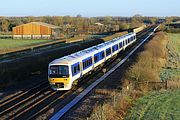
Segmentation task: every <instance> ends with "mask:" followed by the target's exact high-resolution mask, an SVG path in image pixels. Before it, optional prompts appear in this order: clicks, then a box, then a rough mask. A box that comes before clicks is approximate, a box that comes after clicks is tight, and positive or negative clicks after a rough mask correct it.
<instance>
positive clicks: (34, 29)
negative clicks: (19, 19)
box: [13, 23, 52, 35]
mask: <svg viewBox="0 0 180 120" xmlns="http://www.w3.org/2000/svg"><path fill="white" fill-rule="evenodd" d="M51 34H52V29H51V28H50V27H46V26H42V25H38V24H33V23H29V24H23V25H20V26H17V27H14V28H13V35H51Z"/></svg>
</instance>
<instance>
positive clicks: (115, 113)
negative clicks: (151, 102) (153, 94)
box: [87, 90, 143, 120]
mask: <svg viewBox="0 0 180 120" xmlns="http://www.w3.org/2000/svg"><path fill="white" fill-rule="evenodd" d="M101 92H102V91H101ZM103 93H104V92H103ZM108 94H109V95H110V97H111V98H112V99H111V100H110V101H109V102H108V103H104V104H102V105H97V106H95V108H94V109H93V111H92V114H91V116H90V117H89V118H87V119H88V120H123V119H124V117H125V116H126V113H127V111H128V109H129V108H131V106H132V105H133V101H134V100H136V99H137V98H139V97H140V96H142V95H143V92H141V91H134V90H133V91H125V90H124V91H123V92H119V91H111V93H108Z"/></svg>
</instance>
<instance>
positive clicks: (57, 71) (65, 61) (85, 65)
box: [48, 33, 136, 90]
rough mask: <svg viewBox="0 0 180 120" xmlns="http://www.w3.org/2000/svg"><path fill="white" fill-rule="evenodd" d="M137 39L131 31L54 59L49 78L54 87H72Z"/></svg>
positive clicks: (50, 65) (64, 88) (49, 68)
mask: <svg viewBox="0 0 180 120" xmlns="http://www.w3.org/2000/svg"><path fill="white" fill-rule="evenodd" d="M135 41H136V33H129V34H126V35H124V36H121V37H118V38H115V39H113V40H111V41H107V42H104V43H101V44H99V45H96V46H93V47H90V48H87V49H85V50H82V51H79V52H76V53H73V54H71V55H68V56H64V57H62V58H59V59H56V60H54V61H52V62H51V63H50V64H49V66H48V80H49V83H50V85H51V86H52V89H54V90H69V89H71V88H72V85H73V83H74V82H76V81H77V80H80V79H81V78H82V77H83V76H85V75H87V74H89V73H91V72H92V71H94V70H96V69H97V68H98V67H102V66H103V64H104V63H105V62H106V61H107V60H109V59H111V58H112V57H113V56H115V55H117V54H118V53H119V52H120V51H121V50H125V48H126V47H127V46H129V45H131V44H132V43H133V42H135Z"/></svg>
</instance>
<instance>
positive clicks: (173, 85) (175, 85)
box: [167, 80, 180, 89]
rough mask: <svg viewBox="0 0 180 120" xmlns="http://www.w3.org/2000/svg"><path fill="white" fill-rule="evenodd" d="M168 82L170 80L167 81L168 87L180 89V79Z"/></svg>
mask: <svg viewBox="0 0 180 120" xmlns="http://www.w3.org/2000/svg"><path fill="white" fill-rule="evenodd" d="M167 82H168V83H167V85H168V86H167V87H168V89H179V88H180V82H179V80H168V81H167Z"/></svg>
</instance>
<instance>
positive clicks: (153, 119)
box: [126, 90, 180, 120]
mask: <svg viewBox="0 0 180 120" xmlns="http://www.w3.org/2000/svg"><path fill="white" fill-rule="evenodd" d="M179 93H180V91H179V90H176V91H165V92H153V93H151V94H149V95H146V96H144V97H141V98H140V99H138V100H137V102H136V103H135V106H134V107H133V108H132V109H131V110H130V111H129V114H128V116H127V117H126V120H132V119H133V120H178V119H179V118H180V94H179Z"/></svg>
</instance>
